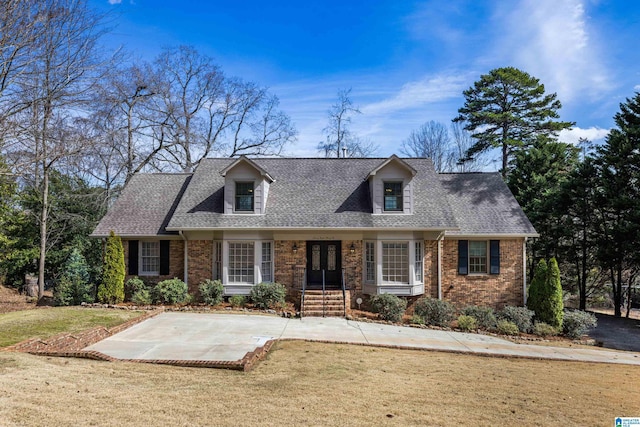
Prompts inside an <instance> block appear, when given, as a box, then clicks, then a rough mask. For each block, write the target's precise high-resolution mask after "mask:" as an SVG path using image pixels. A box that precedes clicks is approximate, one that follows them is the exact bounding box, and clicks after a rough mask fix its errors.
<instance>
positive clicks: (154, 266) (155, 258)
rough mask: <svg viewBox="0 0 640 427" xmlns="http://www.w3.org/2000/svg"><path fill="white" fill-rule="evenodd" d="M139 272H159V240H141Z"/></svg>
mask: <svg viewBox="0 0 640 427" xmlns="http://www.w3.org/2000/svg"><path fill="white" fill-rule="evenodd" d="M140 249H141V250H140V253H141V261H142V262H141V264H142V268H141V273H142V274H160V242H141V248H140Z"/></svg>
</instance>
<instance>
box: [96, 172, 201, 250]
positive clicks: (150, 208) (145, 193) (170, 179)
mask: <svg viewBox="0 0 640 427" xmlns="http://www.w3.org/2000/svg"><path fill="white" fill-rule="evenodd" d="M190 178H191V174H182V173H179V174H166V173H158V174H138V175H135V176H133V177H132V178H131V180H130V181H129V183H128V184H127V186H126V187H125V188H124V189H123V190H122V193H121V194H120V196H119V197H118V200H116V202H115V203H114V204H113V206H112V207H111V208H110V209H109V211H108V212H107V214H106V215H105V216H104V218H102V220H101V221H100V223H99V224H98V226H97V227H96V229H95V230H94V231H93V234H91V236H93V237H104V236H108V235H109V232H110V231H111V230H113V231H115V232H116V234H118V235H120V236H154V235H172V234H177V233H176V232H168V231H166V230H165V227H166V226H167V224H168V223H169V219H170V218H171V215H172V214H173V211H174V210H175V208H176V206H177V205H178V201H179V200H180V198H181V197H182V194H183V193H184V191H185V189H186V187H187V185H188V184H189V180H190Z"/></svg>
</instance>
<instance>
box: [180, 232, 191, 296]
mask: <svg viewBox="0 0 640 427" xmlns="http://www.w3.org/2000/svg"><path fill="white" fill-rule="evenodd" d="M178 234H179V235H180V237H182V240H183V241H184V260H183V264H184V283H186V284H187V286H189V263H188V261H189V257H188V253H189V252H188V248H187V244H188V240H187V236H185V235H184V233H183V232H182V230H178Z"/></svg>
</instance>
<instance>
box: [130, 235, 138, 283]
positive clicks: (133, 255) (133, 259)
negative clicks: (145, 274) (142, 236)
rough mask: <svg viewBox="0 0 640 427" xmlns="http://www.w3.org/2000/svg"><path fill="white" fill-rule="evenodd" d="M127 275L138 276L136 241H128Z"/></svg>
mask: <svg viewBox="0 0 640 427" xmlns="http://www.w3.org/2000/svg"><path fill="white" fill-rule="evenodd" d="M129 274H130V275H131V276H137V275H138V241H137V240H129Z"/></svg>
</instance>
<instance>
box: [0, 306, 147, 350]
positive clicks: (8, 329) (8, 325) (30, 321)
mask: <svg viewBox="0 0 640 427" xmlns="http://www.w3.org/2000/svg"><path fill="white" fill-rule="evenodd" d="M140 315H142V312H141V311H132V310H109V309H98V308H91V309H87V308H79V307H54V308H47V309H37V310H24V311H14V312H10V313H4V314H0V347H6V346H9V345H12V344H16V343H19V342H21V341H24V340H26V339H29V338H42V339H45V338H49V337H51V336H53V335H56V334H59V333H62V332H70V333H73V332H79V331H83V330H85V329H90V328H93V327H95V326H104V327H106V328H110V327H112V326H116V325H119V324H121V323H124V322H126V321H127V320H129V319H132V318H134V317H138V316H140Z"/></svg>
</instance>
